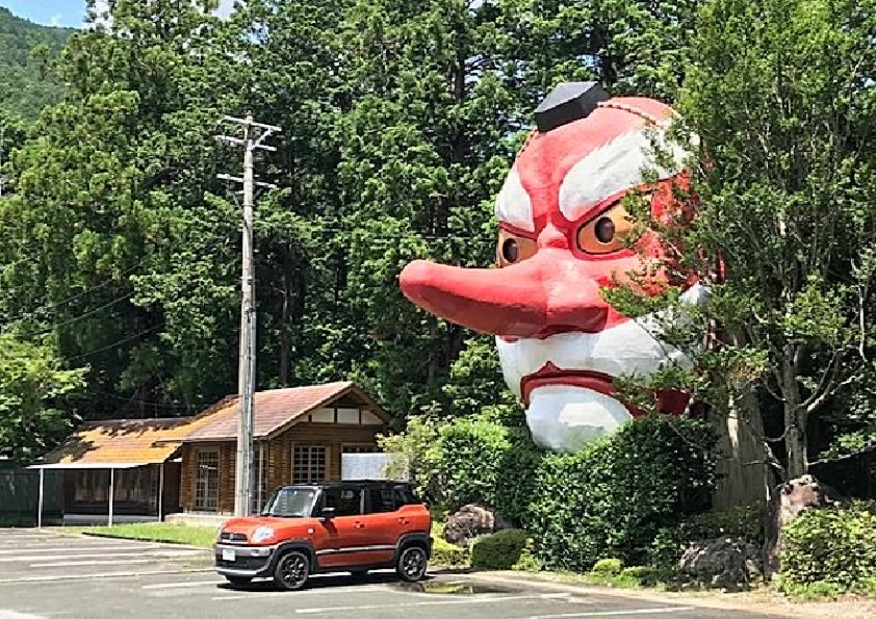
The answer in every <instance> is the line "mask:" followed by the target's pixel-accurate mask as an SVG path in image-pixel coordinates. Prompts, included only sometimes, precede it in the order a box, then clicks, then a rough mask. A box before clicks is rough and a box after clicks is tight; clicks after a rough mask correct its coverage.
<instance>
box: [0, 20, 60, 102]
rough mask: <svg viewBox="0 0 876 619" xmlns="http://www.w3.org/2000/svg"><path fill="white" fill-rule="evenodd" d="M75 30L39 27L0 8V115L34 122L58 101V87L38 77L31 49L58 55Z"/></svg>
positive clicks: (35, 61) (38, 65)
mask: <svg viewBox="0 0 876 619" xmlns="http://www.w3.org/2000/svg"><path fill="white" fill-rule="evenodd" d="M72 32H75V30H73V29H71V28H52V27H49V26H40V25H38V24H34V23H32V22H29V21H27V20H25V19H21V18H20V17H16V16H15V15H13V14H12V13H10V12H9V10H8V9H5V8H0V113H2V114H3V115H13V116H21V117H23V118H25V119H33V118H35V117H36V116H37V115H38V114H39V113H40V110H42V109H43V108H44V107H46V106H47V105H51V104H52V103H54V102H55V101H57V99H58V97H59V95H60V87H59V86H58V85H57V84H54V83H52V82H51V81H50V80H49V79H46V78H44V77H43V76H41V75H40V63H39V62H38V61H37V60H35V59H34V58H33V57H32V52H33V50H34V48H36V47H41V46H45V47H46V48H47V50H48V52H49V55H50V56H54V55H56V54H58V53H59V52H60V50H61V49H62V48H63V47H64V43H65V42H66V41H67V37H69V36H70V34H71V33H72Z"/></svg>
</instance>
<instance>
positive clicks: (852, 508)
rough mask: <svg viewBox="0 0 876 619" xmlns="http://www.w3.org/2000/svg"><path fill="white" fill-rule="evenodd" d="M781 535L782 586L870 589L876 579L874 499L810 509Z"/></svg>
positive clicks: (790, 590) (793, 591) (794, 588)
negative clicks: (828, 507)
mask: <svg viewBox="0 0 876 619" xmlns="http://www.w3.org/2000/svg"><path fill="white" fill-rule="evenodd" d="M782 538H783V543H782V553H781V557H780V575H779V581H778V586H779V589H780V590H782V591H785V592H787V593H791V594H801V593H805V592H808V591H811V590H812V589H813V586H815V587H816V588H819V590H820V589H824V590H826V591H827V590H829V591H832V592H842V591H851V590H858V589H867V588H868V587H869V586H870V582H871V579H873V578H876V502H872V501H871V502H863V501H857V502H853V503H850V504H849V505H847V506H843V507H841V508H836V509H814V510H809V511H806V512H804V513H803V514H802V515H801V516H800V517H799V518H798V519H796V520H795V521H793V522H792V523H790V524H789V525H788V526H787V527H785V529H784V530H783V532H782ZM816 583H817V584H816Z"/></svg>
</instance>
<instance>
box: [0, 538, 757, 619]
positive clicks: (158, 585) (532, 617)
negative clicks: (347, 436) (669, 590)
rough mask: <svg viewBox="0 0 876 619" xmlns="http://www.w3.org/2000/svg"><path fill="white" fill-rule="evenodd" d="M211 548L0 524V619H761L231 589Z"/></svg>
mask: <svg viewBox="0 0 876 619" xmlns="http://www.w3.org/2000/svg"><path fill="white" fill-rule="evenodd" d="M210 562H211V557H210V554H209V553H207V552H204V551H200V550H196V549H188V548H182V547H179V546H173V545H168V544H144V543H141V542H129V541H120V540H111V539H98V538H87V537H68V536H59V535H57V534H55V533H51V532H38V531H34V530H27V529H0V619H40V618H51V617H62V618H65V619H66V618H71V619H78V618H82V619H110V618H113V619H115V618H117V617H133V618H137V619H140V618H144V619H145V618H152V617H155V618H161V619H177V618H196V617H211V618H214V617H233V618H234V619H248V618H253V619H256V618H257V619H267V618H273V617H283V618H286V619H288V618H289V617H302V618H305V617H314V618H315V619H324V618H338V619H341V618H343V619H346V618H351V619H352V618H355V619H393V618H399V619H401V618H405V619H409V618H411V617H415V618H416V619H439V618H452V619H588V618H592V619H596V618H599V617H619V618H624V617H636V618H639V619H657V618H661V619H761V618H763V617H764V616H763V615H757V614H750V613H743V612H736V611H726V610H714V609H706V608H702V607H692V606H685V605H683V604H681V603H679V602H677V601H672V602H665V603H663V602H653V601H650V600H649V601H644V600H641V599H635V598H624V597H619V596H617V595H602V594H592V593H589V592H588V593H586V594H584V593H576V592H569V591H546V590H545V589H543V588H540V587H537V586H532V587H530V586H527V585H517V584H513V585H509V584H507V583H502V584H496V583H490V582H488V581H486V580H485V579H484V577H483V576H480V577H478V578H477V579H474V578H469V577H466V576H460V575H443V574H439V575H431V576H430V577H429V578H428V579H427V580H425V581H424V582H423V583H420V584H418V585H417V586H410V585H403V584H402V583H398V582H397V581H396V580H395V578H394V576H393V574H391V573H374V574H371V575H370V576H369V577H368V578H367V579H366V580H365V581H364V582H355V583H354V582H353V581H352V580H351V579H350V578H349V577H347V576H345V575H327V576H318V577H315V578H314V579H313V580H312V584H311V585H310V587H309V588H308V589H307V590H305V591H299V592H294V593H285V592H279V591H275V590H274V589H273V588H272V587H271V586H270V583H267V582H265V583H255V584H254V585H253V586H252V587H250V588H249V589H247V590H243V591H239V590H233V589H231V588H229V587H227V586H226V585H225V582H224V580H223V579H222V578H221V577H219V576H217V575H216V574H215V573H214V572H213V571H212V569H211V567H210V565H211V564H210Z"/></svg>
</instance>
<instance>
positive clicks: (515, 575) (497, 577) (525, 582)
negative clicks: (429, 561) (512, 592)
mask: <svg viewBox="0 0 876 619" xmlns="http://www.w3.org/2000/svg"><path fill="white" fill-rule="evenodd" d="M459 576H460V577H461V578H467V579H471V580H476V581H479V582H483V583H489V584H493V585H497V586H506V587H508V586H517V587H519V586H526V587H532V588H536V589H544V590H547V591H554V592H561V593H573V594H578V595H593V596H607V597H618V598H626V599H631V598H632V599H637V600H643V601H647V602H655V603H663V604H667V603H671V604H676V603H677V604H679V605H682V604H683V605H686V606H696V607H698V608H712V609H717V610H738V611H744V612H752V613H760V614H762V615H770V616H773V617H794V618H795V619H799V618H800V613H799V611H798V612H795V611H794V609H787V610H785V609H781V610H780V609H776V608H762V605H760V604H757V603H751V604H740V603H735V602H733V601H732V600H716V599H703V598H701V597H696V596H694V595H691V594H685V593H677V592H671V591H669V592H665V593H654V592H651V591H643V590H640V589H611V588H609V587H604V588H603V587H594V586H592V585H584V584H580V585H579V584H575V583H564V582H557V581H555V580H550V579H548V578H543V577H539V576H537V575H535V574H528V573H525V572H472V573H469V574H459Z"/></svg>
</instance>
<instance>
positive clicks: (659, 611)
mask: <svg viewBox="0 0 876 619" xmlns="http://www.w3.org/2000/svg"><path fill="white" fill-rule="evenodd" d="M690 610H695V608H694V607H693V606H672V607H668V608H667V607H666V606H662V607H659V608H632V609H630V610H601V611H594V612H588V613H566V614H561V615H532V616H530V617H526V618H525V619H572V618H573V617H578V618H580V619H586V618H587V617H628V616H632V615H669V614H674V613H683V612H687V611H690Z"/></svg>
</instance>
